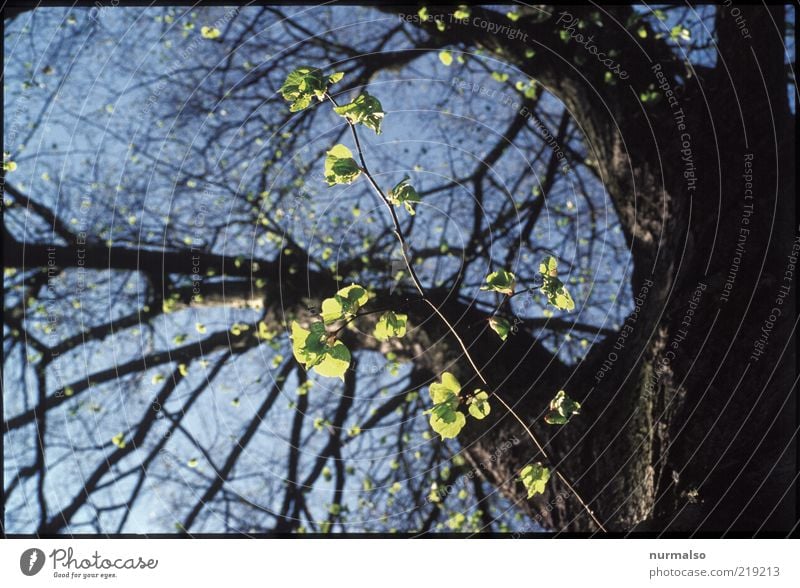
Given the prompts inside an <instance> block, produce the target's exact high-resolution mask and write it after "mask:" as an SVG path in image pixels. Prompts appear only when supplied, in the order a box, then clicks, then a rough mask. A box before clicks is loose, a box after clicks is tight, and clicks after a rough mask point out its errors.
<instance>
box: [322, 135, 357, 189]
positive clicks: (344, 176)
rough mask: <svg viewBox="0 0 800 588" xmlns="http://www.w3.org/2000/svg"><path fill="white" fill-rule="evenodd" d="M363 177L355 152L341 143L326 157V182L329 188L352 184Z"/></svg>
mask: <svg viewBox="0 0 800 588" xmlns="http://www.w3.org/2000/svg"><path fill="white" fill-rule="evenodd" d="M359 175H361V168H360V167H359V166H358V163H356V160H355V159H353V152H352V151H350V150H349V149H348V148H347V147H345V146H344V145H342V144H341V143H340V144H338V145H334V146H333V147H332V148H331V149H330V151H328V154H327V156H326V157H325V181H326V182H328V185H329V186H334V185H336V184H351V183H352V182H353V181H355V180H356V178H358V176H359Z"/></svg>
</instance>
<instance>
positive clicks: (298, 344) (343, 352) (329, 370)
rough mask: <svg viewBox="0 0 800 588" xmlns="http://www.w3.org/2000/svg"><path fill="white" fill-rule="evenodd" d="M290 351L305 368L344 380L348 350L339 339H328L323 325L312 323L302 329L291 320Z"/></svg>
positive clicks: (348, 362) (348, 356)
mask: <svg viewBox="0 0 800 588" xmlns="http://www.w3.org/2000/svg"><path fill="white" fill-rule="evenodd" d="M291 339H292V353H293V354H294V358H295V359H296V360H297V362H298V363H299V364H301V365H302V366H303V367H305V369H307V370H308V369H313V370H314V371H315V372H317V373H318V374H319V375H320V376H325V377H328V378H339V379H340V380H344V374H345V372H346V371H347V368H348V367H349V366H350V350H349V349H347V347H346V346H345V344H344V343H342V342H341V341H333V342H331V341H329V339H330V338H329V336H328V333H327V332H326V331H325V325H324V324H323V323H321V322H316V323H312V324H311V326H310V328H309V329H304V328H303V327H301V326H300V324H299V323H297V322H296V321H292V335H291Z"/></svg>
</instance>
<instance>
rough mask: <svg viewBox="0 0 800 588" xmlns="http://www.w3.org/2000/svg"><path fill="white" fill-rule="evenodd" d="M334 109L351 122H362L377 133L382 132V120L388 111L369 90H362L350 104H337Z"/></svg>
mask: <svg viewBox="0 0 800 588" xmlns="http://www.w3.org/2000/svg"><path fill="white" fill-rule="evenodd" d="M333 110H334V112H336V114H338V115H340V116H343V117H344V118H346V119H347V120H349V121H350V122H351V123H353V124H362V125H364V126H365V127H367V128H370V129H372V130H373V131H375V134H376V135H380V134H381V122H382V121H383V116H384V114H386V113H385V112H384V111H383V107H382V106H381V103H380V101H379V100H378V99H377V98H375V96H371V95H370V94H369V93H368V92H362V93H361V94H360V95H359V96H358V98H356V99H355V100H353V101H352V102H350V103H349V104H344V105H342V106H336V107H334V109H333Z"/></svg>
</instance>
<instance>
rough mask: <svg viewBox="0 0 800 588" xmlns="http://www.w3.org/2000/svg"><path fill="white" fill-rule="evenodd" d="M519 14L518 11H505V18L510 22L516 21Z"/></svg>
mask: <svg viewBox="0 0 800 588" xmlns="http://www.w3.org/2000/svg"><path fill="white" fill-rule="evenodd" d="M520 16H521V15H520V13H519V12H506V18H508V20H510V21H511V22H517V21H518V20H519V17H520Z"/></svg>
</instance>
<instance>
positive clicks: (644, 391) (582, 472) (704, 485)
mask: <svg viewBox="0 0 800 588" xmlns="http://www.w3.org/2000/svg"><path fill="white" fill-rule="evenodd" d="M741 10H742V13H743V14H744V16H745V18H746V19H747V21H748V23H749V26H750V30H751V31H759V32H758V34H754V35H753V36H752V38H751V39H749V40H747V41H744V40H743V39H742V37H741V33H740V31H739V29H738V28H737V26H736V23H735V22H734V19H733V18H732V17H731V16H730V15H729V13H727V12H726V11H725V10H720V11H719V15H718V17H717V22H716V29H717V33H718V47H719V55H718V58H717V65H716V66H715V67H713V68H700V67H698V68H695V69H692V68H691V67H689V66H687V65H684V64H683V63H681V62H680V61H678V60H676V59H674V58H673V57H672V56H671V53H670V52H669V50H668V49H667V48H666V47H665V45H664V44H663V42H662V41H658V40H655V39H654V38H653V37H654V36H653V35H652V33H651V34H650V35H649V38H648V40H647V41H642V40H640V39H637V40H636V41H634V40H633V36H632V35H629V34H628V33H626V32H625V31H623V30H621V28H620V27H616V25H613V24H612V23H611V22H610V21H611V19H616V20H617V21H619V22H622V23H624V22H626V19H627V18H628V16H629V15H630V11H629V9H627V8H624V9H623V8H618V9H609V12H608V13H605V14H603V15H602V18H603V19H604V20H605V21H606V22H608V23H609V24H608V26H606V27H604V29H603V32H602V36H598V37H597V41H596V42H597V44H598V45H600V44H602V45H604V46H605V47H608V48H612V47H613V48H617V49H618V50H619V51H620V55H621V56H622V57H620V59H621V60H624V66H625V69H626V70H627V71H628V72H629V73H630V81H631V83H632V86H633V89H634V91H631V88H629V87H628V86H627V84H617V85H609V84H604V83H603V76H604V73H605V72H604V70H602V69H598V67H597V64H596V63H594V62H593V60H592V58H591V57H590V56H587V55H584V56H582V57H583V59H581V62H582V63H581V65H580V67H575V58H576V56H578V55H579V54H580V52H581V51H584V48H583V47H580V46H576V44H574V43H573V44H566V45H565V44H564V43H561V42H560V41H559V40H558V36H557V35H558V29H559V26H557V25H556V24H555V22H554V21H555V18H551V19H549V20H547V21H545V22H544V23H536V22H530V23H526V22H525V20H524V19H521V20H520V22H519V23H518V24H519V25H520V26H522V27H523V28H524V30H527V32H528V34H529V37H530V38H533V39H538V40H541V41H542V43H543V44H544V45H545V46H550V47H561V48H563V50H562V49H560V50H559V52H558V55H556V54H555V53H548V51H547V50H544V51H537V58H536V59H533V60H526V59H524V58H523V55H522V54H523V52H524V50H525V48H526V46H525V45H524V44H523V43H521V42H516V41H507V40H504V39H503V38H501V37H497V36H495V37H492V36H490V35H487V34H486V33H485V32H484V31H481V30H479V29H476V28H474V27H473V28H470V27H468V26H467V27H454V28H453V30H452V32H446V33H444V34H451V35H453V39H452V40H453V41H454V42H458V41H464V42H466V44H467V46H468V47H469V46H472V47H483V48H487V49H490V50H492V49H496V48H498V47H499V48H502V52H503V56H504V57H507V58H508V59H509V60H510V61H511V62H512V63H516V64H518V66H519V67H520V69H522V71H524V72H525V73H527V74H528V75H530V76H531V77H533V78H535V79H537V80H539V81H541V82H542V83H543V84H544V85H545V86H546V87H547V88H548V89H549V90H550V91H552V92H553V93H554V94H555V95H557V96H558V97H559V98H560V99H561V100H563V101H564V103H565V104H566V105H567V107H568V109H569V111H570V112H571V114H572V116H574V117H575V118H576V119H577V121H578V123H579V125H580V127H581V128H582V129H583V130H584V132H585V135H586V141H587V143H588V144H589V145H590V146H591V148H592V149H594V150H595V152H596V153H597V154H598V158H597V160H598V163H597V167H598V172H599V174H600V176H601V177H602V179H603V181H604V183H605V186H606V188H607V190H608V195H609V198H610V199H611V201H612V203H613V205H614V207H615V209H616V212H617V214H618V216H619V218H620V221H621V223H622V225H623V228H624V232H625V236H626V239H627V242H628V245H629V247H630V251H631V255H632V257H633V264H634V269H633V276H632V284H631V285H632V289H633V293H634V296H640V297H641V301H642V304H641V306H640V307H639V308H638V309H637V310H636V311H634V313H633V314H632V315H631V316H629V317H628V319H627V320H626V321H625V323H624V325H623V328H622V330H621V331H620V333H619V334H618V335H612V336H609V337H607V338H606V339H605V341H604V342H603V343H602V344H599V345H596V346H595V347H594V348H593V349H592V350H591V352H590V353H589V355H588V356H587V358H586V359H585V361H583V362H582V363H581V364H580V365H579V366H577V368H576V369H575V370H574V371H567V370H565V368H564V366H563V365H562V364H561V363H560V362H558V361H556V360H554V358H552V357H548V356H546V355H545V354H543V352H542V350H541V348H540V347H538V346H534V347H532V348H530V349H526V348H525V347H524V342H522V341H519V340H517V341H516V343H519V344H509V345H506V346H505V347H504V348H503V350H502V352H500V353H498V354H497V355H494V353H495V351H497V349H496V348H497V345H496V344H494V343H493V342H492V341H481V342H480V343H479V344H477V345H475V346H474V348H475V349H476V350H485V353H482V354H481V360H482V362H483V363H485V364H486V365H487V372H488V373H489V374H490V380H491V381H492V382H496V383H501V386H500V387H499V389H500V390H501V393H503V394H506V397H508V396H511V397H512V399H513V400H514V401H515V402H517V409H518V410H520V411H521V412H522V413H523V414H524V415H525V417H526V419H527V420H528V421H529V422H531V423H533V422H538V423H541V416H542V410H543V408H544V406H545V403H546V400H547V399H549V398H550V397H552V395H553V394H554V392H555V391H556V390H557V389H559V388H565V389H567V390H569V392H570V394H571V395H572V396H573V397H575V398H577V399H579V400H580V401H582V402H583V404H584V410H583V411H582V415H581V417H580V418H579V419H574V421H573V422H571V423H570V424H569V425H568V426H566V427H564V428H563V429H561V430H558V431H556V432H554V433H552V436H551V439H550V443H551V447H552V449H551V451H554V452H555V453H556V455H557V456H558V458H559V459H560V464H559V466H558V467H560V468H562V470H563V471H564V472H566V473H567V474H568V476H569V477H571V478H573V479H574V480H577V486H578V488H579V490H580V493H581V494H582V496H583V498H584V499H587V500H591V504H592V507H593V508H594V509H595V512H597V513H598V514H599V515H600V518H601V520H604V521H606V523H607V527H608V528H609V529H610V530H614V531H627V530H639V531H662V530H673V531H703V530H706V531H718V532H719V531H727V530H743V531H750V532H752V531H756V530H762V531H776V530H784V531H785V530H788V529H789V528H791V526H792V524H793V522H794V521H795V520H796V513H795V504H794V500H793V499H794V497H795V492H794V489H793V487H792V484H793V476H794V472H795V467H796V466H795V464H796V462H795V451H794V449H795V445H794V440H793V432H794V416H795V414H796V412H795V404H794V402H795V400H794V395H793V392H792V388H793V378H794V346H793V343H792V332H793V327H794V303H793V298H794V296H793V295H792V296H789V297H786V298H784V299H783V304H782V305H780V306H779V308H780V309H781V315H780V318H779V320H778V321H776V322H775V324H774V326H773V327H771V329H772V330H771V332H770V334H769V338H768V341H767V342H766V346H765V349H764V350H763V353H762V354H761V355H760V356H759V357H758V358H757V359H756V358H751V356H752V355H753V353H754V350H755V351H756V352H757V351H758V349H757V348H756V347H755V346H754V345H755V344H756V341H758V340H759V337H760V336H761V332H762V331H761V329H762V327H763V326H764V325H765V321H767V320H768V318H769V316H770V314H771V313H770V309H772V308H774V307H776V306H778V305H779V303H778V302H777V300H778V298H779V290H778V288H779V286H781V285H787V284H790V282H787V281H784V272H785V270H786V269H787V264H788V260H787V256H788V255H789V254H790V253H791V247H792V243H793V242H794V240H795V238H796V234H795V231H794V227H793V219H794V177H793V163H792V162H793V161H794V157H793V155H794V136H793V126H794V118H793V116H792V114H791V112H790V110H789V106H788V100H787V87H786V84H787V77H786V70H785V66H784V61H783V51H784V49H783V46H782V42H781V34H782V32H783V30H784V24H785V21H784V14H783V8H781V7H772V8H770V9H768V10H766V9H764V8H759V7H742V8H741ZM570 12H571V13H572V14H573V16H575V17H578V18H580V19H582V20H583V21H584V22H589V19H590V17H589V14H588V13H589V9H587V8H576V9H574V10H572V9H570ZM473 14H476V12H473ZM477 14H478V16H480V18H483V19H485V20H486V21H494V22H496V23H497V25H498V26H501V25H503V24H507V23H504V22H503V20H502V16H501V15H499V14H497V13H496V12H493V11H491V10H486V11H477ZM423 26H424V25H423ZM430 32H431V34H432V35H435V34H436V33H435V32H433V31H432V30H431V31H430ZM588 32H590V31H587V33H588ZM587 57H588V58H587ZM658 73H663V74H664V76H663V77H661V76H660V75H657V74H658ZM664 82H666V84H668V87H669V89H670V90H672V91H673V92H675V98H676V100H677V103H675V102H670V101H669V100H668V99H667V95H666V94H665V90H666V88H667V86H666V85H665V86H664V87H662V88H661V92H662V99H661V100H660V101H659V102H657V103H656V104H641V103H639V101H638V99H637V94H638V92H640V91H643V90H645V89H646V88H647V86H648V84H650V83H653V84H655V85H656V86H658V85H659V84H662V83H664ZM680 125H685V127H683V126H680ZM745 160H748V162H749V163H752V170H751V173H752V178H753V179H752V184H753V188H752V195H753V196H752V199H750V198H747V199H746V198H745V188H746V186H745V178H744V177H743V175H744V174H745V172H746V168H745ZM748 171H749V170H748ZM748 196H749V194H748ZM751 205H752V208H748V207H750V206H751ZM743 239H744V245H743V247H744V249H743V253H742V245H741V243H742V240H743ZM737 246H738V247H739V249H738V253H737ZM740 254H741V255H740ZM739 257H741V260H740V261H739ZM731 276H732V277H731ZM695 306H696V308H695ZM454 311H455V312H458V309H451V312H454ZM692 311H693V312H692ZM492 425H493V426H492V427H491V428H490V430H489V431H488V432H487V431H486V430H485V429H483V427H482V429H481V430H480V431H472V432H471V438H469V439H468V440H467V443H466V445H467V447H468V452H469V454H470V456H471V458H472V461H473V463H474V464H475V465H476V466H477V468H478V469H479V471H481V472H483V473H484V474H485V475H486V476H487V478H488V479H489V480H491V481H492V482H493V483H495V484H497V485H498V486H500V487H501V488H502V490H503V492H504V493H505V494H506V495H507V496H508V497H509V498H511V499H512V500H514V501H515V502H517V503H518V504H521V505H525V508H526V509H527V510H528V512H529V513H530V514H531V515H532V516H533V517H535V520H536V521H538V522H540V523H541V524H542V525H544V526H545V527H547V528H550V529H553V530H565V529H566V530H572V531H591V530H596V527H595V526H594V525H593V524H592V522H591V521H590V519H589V518H588V517H587V516H586V515H585V514H584V513H583V512H582V510H581V508H580V505H579V504H578V503H577V501H575V500H574V499H572V498H570V497H569V495H568V494H565V493H564V489H563V488H559V486H558V484H557V483H555V484H552V485H551V490H550V491H549V492H548V493H547V494H546V495H545V496H544V497H543V498H541V499H539V500H534V501H532V502H530V503H529V502H526V500H525V496H524V494H523V489H522V487H521V485H520V484H519V483H517V482H515V478H516V477H517V476H518V472H519V470H520V468H521V467H522V466H523V465H525V464H526V463H529V462H530V461H531V460H532V455H533V454H534V453H535V452H533V450H532V448H531V447H530V446H529V445H527V444H520V445H518V446H516V447H515V448H514V449H513V450H512V451H508V452H506V453H500V454H498V452H497V448H498V447H501V446H502V444H503V443H504V442H505V441H506V440H508V439H510V438H514V437H516V438H519V439H524V434H523V433H522V431H521V430H520V428H519V427H518V426H516V425H515V423H514V422H513V420H512V419H509V418H503V419H499V422H498V421H495V422H493V423H492ZM537 429H538V430H543V428H542V427H541V426H540V427H537Z"/></svg>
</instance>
